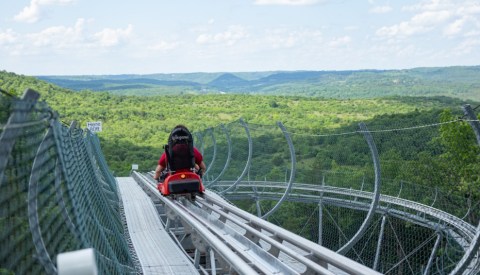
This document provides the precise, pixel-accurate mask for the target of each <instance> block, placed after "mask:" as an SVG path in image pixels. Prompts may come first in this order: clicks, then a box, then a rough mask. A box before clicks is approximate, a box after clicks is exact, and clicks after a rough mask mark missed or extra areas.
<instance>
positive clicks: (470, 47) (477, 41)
mask: <svg viewBox="0 0 480 275" xmlns="http://www.w3.org/2000/svg"><path fill="white" fill-rule="evenodd" d="M478 48H480V38H478V37H476V38H467V39H466V40H464V41H463V42H462V43H460V45H458V46H457V47H456V48H455V51H454V54H457V55H463V54H470V53H472V52H473V51H477V50H478Z"/></svg>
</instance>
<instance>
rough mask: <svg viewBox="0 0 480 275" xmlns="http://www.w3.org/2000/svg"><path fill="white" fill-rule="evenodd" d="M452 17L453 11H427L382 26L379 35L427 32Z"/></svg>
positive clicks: (397, 35) (404, 34)
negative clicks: (405, 19) (391, 24)
mask: <svg viewBox="0 0 480 275" xmlns="http://www.w3.org/2000/svg"><path fill="white" fill-rule="evenodd" d="M451 17H452V14H451V12H449V11H446V10H441V11H425V12H422V13H419V14H416V15H415V16H413V17H412V18H411V19H410V20H409V21H404V22H401V23H399V24H395V25H393V26H389V27H382V28H380V29H378V30H377V32H376V34H377V35H378V36H387V37H393V36H396V37H407V36H411V35H414V34H419V33H425V32H428V31H431V30H433V29H435V28H436V27H438V26H439V25H440V24H443V23H445V22H447V20H448V19H449V18H451Z"/></svg>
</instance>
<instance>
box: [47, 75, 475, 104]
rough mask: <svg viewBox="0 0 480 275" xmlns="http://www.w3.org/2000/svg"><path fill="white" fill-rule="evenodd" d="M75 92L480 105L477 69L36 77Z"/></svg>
mask: <svg viewBox="0 0 480 275" xmlns="http://www.w3.org/2000/svg"><path fill="white" fill-rule="evenodd" d="M39 78H40V79H43V80H46V81H49V82H51V83H55V84H57V85H60V86H62V87H66V88H69V89H73V90H77V91H80V90H92V91H108V92H110V93H114V94H117V95H151V96H152V95H166V94H168V95H173V94H176V95H178V94H180V93H183V94H218V93H229V94H258V95H287V96H295V95H298V96H314V97H324V98H337V99H349V98H350V99H353V98H355V99H359V98H378V97H385V96H448V97H454V98H461V99H471V100H477V101H480V66H465V67H441V68H415V69H408V70H357V71H287V72H251V73H189V74H180V73H178V74H151V75H110V76H109V75H105V76H39Z"/></svg>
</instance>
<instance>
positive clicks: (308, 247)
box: [204, 193, 380, 274]
mask: <svg viewBox="0 0 480 275" xmlns="http://www.w3.org/2000/svg"><path fill="white" fill-rule="evenodd" d="M204 198H205V200H206V202H210V203H213V204H214V205H216V206H219V207H221V208H222V211H223V212H225V213H230V214H234V215H236V216H238V217H240V218H242V219H244V220H245V221H246V222H247V223H248V224H250V225H252V226H253V227H257V228H261V229H263V230H265V231H267V232H270V233H271V234H272V235H273V236H275V238H277V239H279V240H282V241H287V242H288V243H290V244H292V245H294V246H296V247H298V248H300V249H302V250H304V251H306V252H307V253H310V254H311V256H314V257H316V258H317V259H319V260H320V261H321V262H323V263H328V264H330V265H332V266H335V267H336V268H338V269H340V270H342V271H344V272H347V273H349V274H380V273H378V272H377V271H374V270H373V269H370V268H368V267H366V266H364V265H361V264H360V263H357V262H355V261H353V260H351V259H349V258H347V257H345V256H342V255H340V254H337V253H335V252H333V251H331V250H329V249H327V248H325V247H322V246H320V245H318V244H316V243H314V242H312V241H309V240H307V239H304V238H302V237H300V236H298V235H296V234H294V233H292V232H290V231H288V230H285V229H283V228H281V227H279V226H276V225H274V224H271V223H269V222H267V221H265V220H263V219H261V218H259V217H257V216H255V215H253V214H250V213H248V212H246V211H243V210H241V209H239V208H237V207H235V206H232V205H230V204H228V203H226V202H224V201H222V200H219V199H217V198H216V197H213V196H209V195H208V193H206V194H205V196H204ZM259 232H260V230H259Z"/></svg>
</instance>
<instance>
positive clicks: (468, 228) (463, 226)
mask: <svg viewBox="0 0 480 275" xmlns="http://www.w3.org/2000/svg"><path fill="white" fill-rule="evenodd" d="M222 183H223V182H219V183H218V185H220V186H221V185H222ZM224 184H225V185H229V183H228V182H225V183H224ZM282 184H283V183H281V182H279V183H276V182H264V181H251V182H249V183H241V184H239V185H238V186H237V191H236V192H235V194H234V195H239V194H242V193H243V194H245V195H246V196H250V197H251V195H252V194H251V192H250V193H249V192H248V191H245V192H242V191H241V188H242V187H251V186H257V187H259V186H262V187H269V188H275V189H284V188H285V186H282ZM292 188H293V190H292V192H291V193H290V197H289V199H291V198H292V197H297V196H301V197H306V198H307V197H308V198H310V199H311V200H313V201H312V202H318V195H313V194H311V193H310V194H302V193H296V192H294V191H308V192H315V193H316V192H318V193H319V194H320V193H322V192H323V194H324V196H325V194H335V195H344V196H351V197H358V198H363V199H372V196H373V195H372V194H373V193H372V192H368V191H359V190H354V189H348V188H340V187H332V186H321V185H313V184H303V183H295V184H294V185H293V187H292ZM282 194H283V192H281V191H280V192H279V193H278V196H281V195H282ZM230 195H232V194H230V193H227V194H224V196H226V197H229V196H230ZM258 195H260V196H261V195H262V193H261V192H259V193H258ZM276 199H278V197H276ZM380 202H382V203H390V204H393V205H396V206H401V207H404V208H407V209H410V210H413V211H420V212H422V213H425V214H428V215H430V216H432V217H434V218H436V219H439V220H442V221H445V222H447V223H449V224H450V225H451V226H453V227H454V228H457V229H458V230H459V231H460V232H462V233H463V234H462V235H463V236H464V237H465V239H467V240H470V241H471V240H472V239H473V238H474V236H475V233H476V228H475V226H473V225H471V224H469V223H468V222H465V221H464V220H462V219H460V218H458V217H457V216H454V215H453V214H450V213H447V212H445V211H442V210H439V209H436V208H433V207H431V206H428V205H424V204H421V203H418V202H414V201H411V200H407V199H401V198H398V197H394V196H388V195H380Z"/></svg>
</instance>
